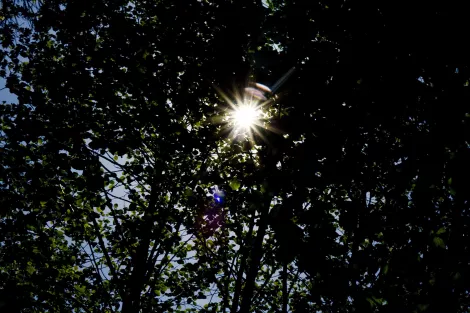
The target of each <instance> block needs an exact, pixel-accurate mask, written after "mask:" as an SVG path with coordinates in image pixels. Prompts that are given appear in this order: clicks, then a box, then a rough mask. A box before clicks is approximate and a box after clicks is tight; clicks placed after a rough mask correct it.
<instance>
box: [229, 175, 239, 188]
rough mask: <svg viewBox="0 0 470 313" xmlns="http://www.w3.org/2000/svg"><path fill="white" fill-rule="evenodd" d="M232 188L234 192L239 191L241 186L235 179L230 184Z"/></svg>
mask: <svg viewBox="0 0 470 313" xmlns="http://www.w3.org/2000/svg"><path fill="white" fill-rule="evenodd" d="M229 186H230V188H232V190H235V191H236V190H238V189H239V188H240V186H241V184H240V182H239V181H238V180H237V179H236V178H234V179H232V180H231V181H230V184H229Z"/></svg>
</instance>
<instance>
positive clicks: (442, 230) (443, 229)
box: [436, 227, 446, 235]
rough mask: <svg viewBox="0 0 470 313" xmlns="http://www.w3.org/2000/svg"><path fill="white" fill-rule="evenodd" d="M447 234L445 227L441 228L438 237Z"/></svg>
mask: <svg viewBox="0 0 470 313" xmlns="http://www.w3.org/2000/svg"><path fill="white" fill-rule="evenodd" d="M445 232H446V229H445V227H441V228H439V230H438V231H437V232H436V235H441V234H444V233H445Z"/></svg>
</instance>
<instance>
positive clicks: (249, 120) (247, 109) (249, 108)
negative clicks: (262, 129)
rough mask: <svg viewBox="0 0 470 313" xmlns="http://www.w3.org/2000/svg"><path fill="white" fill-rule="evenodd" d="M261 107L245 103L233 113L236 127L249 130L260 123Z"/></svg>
mask: <svg viewBox="0 0 470 313" xmlns="http://www.w3.org/2000/svg"><path fill="white" fill-rule="evenodd" d="M260 113H261V112H260V111H259V109H258V108H257V107H256V106H254V105H252V104H243V105H241V106H239V107H238V108H236V109H235V110H234V112H233V113H232V118H233V121H234V123H235V127H236V128H238V129H240V130H243V129H244V130H249V129H250V128H251V127H253V126H255V125H256V124H257V123H258V118H259V116H260Z"/></svg>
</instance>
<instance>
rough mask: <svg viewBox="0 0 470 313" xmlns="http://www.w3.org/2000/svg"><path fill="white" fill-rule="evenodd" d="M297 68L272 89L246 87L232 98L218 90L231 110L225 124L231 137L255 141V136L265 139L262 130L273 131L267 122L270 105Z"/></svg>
mask: <svg viewBox="0 0 470 313" xmlns="http://www.w3.org/2000/svg"><path fill="white" fill-rule="evenodd" d="M294 70H295V67H292V68H291V69H290V70H289V71H288V72H287V73H286V74H285V75H283V76H282V77H281V78H280V79H279V80H278V81H277V82H276V83H275V84H274V85H273V87H272V88H271V89H272V90H271V89H270V88H269V87H267V86H265V85H262V84H259V83H253V84H252V86H253V87H246V88H245V89H244V90H243V94H238V93H234V95H233V96H232V97H229V96H228V95H227V94H225V93H224V92H222V91H221V90H220V89H218V88H216V89H217V90H218V92H219V94H220V95H221V96H222V97H223V98H224V99H225V101H226V103H227V104H228V105H229V108H228V110H227V112H226V117H225V118H223V122H224V123H225V124H226V125H225V128H226V129H230V136H231V137H232V138H238V139H249V140H252V141H253V140H254V135H255V134H256V135H257V136H259V137H261V139H263V140H264V139H265V138H264V137H263V136H262V133H261V132H260V129H261V128H264V129H267V130H270V131H275V129H271V127H270V126H269V123H267V120H268V118H269V114H270V113H269V111H270V110H269V105H270V104H271V101H272V98H273V97H272V94H273V92H275V91H276V90H277V89H278V88H279V87H280V86H281V85H282V84H283V83H284V82H285V81H286V80H287V78H288V77H289V76H290V75H292V73H293V72H294Z"/></svg>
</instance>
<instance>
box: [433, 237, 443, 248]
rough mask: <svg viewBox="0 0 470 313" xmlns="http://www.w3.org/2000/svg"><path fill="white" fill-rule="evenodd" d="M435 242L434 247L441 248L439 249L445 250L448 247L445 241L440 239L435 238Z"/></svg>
mask: <svg viewBox="0 0 470 313" xmlns="http://www.w3.org/2000/svg"><path fill="white" fill-rule="evenodd" d="M432 241H433V242H434V245H436V247H439V248H445V247H446V245H445V243H444V240H443V239H442V238H440V237H434V239H433V240H432Z"/></svg>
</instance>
